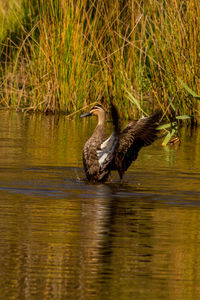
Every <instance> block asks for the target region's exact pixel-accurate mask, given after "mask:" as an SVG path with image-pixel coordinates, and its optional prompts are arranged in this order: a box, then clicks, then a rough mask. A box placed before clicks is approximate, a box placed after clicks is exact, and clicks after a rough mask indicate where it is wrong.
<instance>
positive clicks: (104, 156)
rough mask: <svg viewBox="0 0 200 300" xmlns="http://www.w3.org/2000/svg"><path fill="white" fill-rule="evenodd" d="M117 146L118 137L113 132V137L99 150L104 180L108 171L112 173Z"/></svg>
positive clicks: (98, 155)
mask: <svg viewBox="0 0 200 300" xmlns="http://www.w3.org/2000/svg"><path fill="white" fill-rule="evenodd" d="M117 145H118V136H117V135H116V134H115V132H113V133H112V134H111V136H110V137H109V138H108V139H107V140H105V141H104V142H103V143H102V144H101V146H100V149H99V150H97V157H98V162H99V165H100V173H101V178H103V177H104V176H105V174H106V173H107V172H108V171H109V172H110V169H111V165H112V164H113V160H114V158H115V153H116V147H117Z"/></svg>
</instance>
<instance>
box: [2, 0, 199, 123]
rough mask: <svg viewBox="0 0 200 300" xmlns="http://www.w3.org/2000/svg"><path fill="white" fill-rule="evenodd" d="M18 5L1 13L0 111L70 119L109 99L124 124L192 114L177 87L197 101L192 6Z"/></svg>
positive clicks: (194, 106) (32, 0)
mask: <svg viewBox="0 0 200 300" xmlns="http://www.w3.org/2000/svg"><path fill="white" fill-rule="evenodd" d="M21 1H22V2H21V5H20V0H18V1H17V0H13V1H9V2H7V4H6V5H8V3H9V6H10V3H13V5H17V7H18V9H15V10H13V9H12V7H11V6H10V10H9V9H8V10H6V9H5V8H4V10H1V11H0V14H1V15H2V14H6V16H8V15H9V18H6V20H7V21H5V18H3V21H0V22H3V27H2V23H1V24H0V25H1V32H0V40H1V41H2V43H1V52H0V53H1V62H2V67H1V70H0V76H1V86H0V89H1V99H0V102H1V105H3V106H6V107H15V108H18V109H19V108H23V107H25V108H29V109H33V110H41V111H52V112H55V111H57V110H61V111H64V112H67V113H71V112H73V111H76V110H79V109H80V108H81V107H83V106H85V105H87V104H89V103H90V102H94V101H95V100H96V99H99V98H101V96H104V99H105V100H104V101H105V102H106V101H107V99H108V96H109V94H110V93H111V92H110V91H112V94H113V96H114V99H115V102H116V104H117V106H118V108H119V109H120V111H121V114H122V115H123V116H124V117H125V118H128V117H133V110H136V109H138V108H140V110H143V111H144V112H146V113H150V111H152V110H154V109H156V108H160V109H162V111H163V113H164V114H165V115H166V116H168V117H170V116H171V115H174V114H175V115H186V114H188V115H196V114H197V112H198V109H199V107H198V103H197V101H194V98H193V97H192V96H191V95H188V93H187V91H186V90H185V89H184V88H183V86H182V84H181V81H179V80H178V79H179V78H180V79H181V80H182V81H183V82H185V83H187V85H188V86H190V87H191V89H192V90H195V91H196V92H197V94H199V93H200V82H199V78H200V73H199V52H198V49H199V47H200V38H199V35H200V33H199V28H200V11H199V6H198V2H199V1H198V0H194V1H187V2H184V3H183V1H181V0H178V1H176V5H172V4H171V1H170V0H164V1H163V2H162V4H161V3H160V2H159V1H155V0H153V1H151V3H150V2H149V1H135V2H133V1H130V0H128V1H114V0H112V1H106V2H104V1H94V2H92V1H87V2H86V1H80V0H77V1H61V0H55V1H50V0H49V1H42V0H39V1H36V0H21ZM122 3H123V4H122ZM133 3H134V4H133ZM5 7H6V6H5ZM2 28H3V29H2ZM5 45H6V46H5ZM135 115H137V113H135Z"/></svg>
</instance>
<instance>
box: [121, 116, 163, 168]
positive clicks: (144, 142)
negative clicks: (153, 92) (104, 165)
mask: <svg viewBox="0 0 200 300" xmlns="http://www.w3.org/2000/svg"><path fill="white" fill-rule="evenodd" d="M159 116H160V113H154V114H153V115H151V116H150V117H147V118H141V119H139V120H138V121H133V122H131V123H129V124H128V125H127V127H126V128H125V129H124V130H123V131H122V132H121V134H120V137H119V145H118V148H117V153H116V157H115V167H116V169H118V171H119V170H121V171H122V173H123V172H124V171H126V170H127V169H128V167H129V166H130V164H131V163H132V161H134V160H136V158H137V156H138V152H139V151H140V149H141V148H142V147H144V146H148V145H151V144H152V143H153V142H154V140H155V139H156V135H157V134H156V133H157V131H156V127H157V123H156V122H157V121H158V119H159Z"/></svg>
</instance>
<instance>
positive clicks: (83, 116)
mask: <svg viewBox="0 0 200 300" xmlns="http://www.w3.org/2000/svg"><path fill="white" fill-rule="evenodd" d="M91 115H92V113H91V112H90V111H89V112H87V113H86V114H84V115H81V116H80V117H81V118H85V117H89V116H91Z"/></svg>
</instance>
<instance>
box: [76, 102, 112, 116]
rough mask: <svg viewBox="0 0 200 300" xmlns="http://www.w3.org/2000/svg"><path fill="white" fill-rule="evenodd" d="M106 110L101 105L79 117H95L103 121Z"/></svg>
mask: <svg viewBox="0 0 200 300" xmlns="http://www.w3.org/2000/svg"><path fill="white" fill-rule="evenodd" d="M105 115H106V110H105V108H104V107H103V106H102V105H101V104H96V105H94V106H93V107H92V108H91V109H90V111H89V112H87V113H86V114H84V115H81V118H84V117H89V116H97V117H98V118H99V119H105Z"/></svg>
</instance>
